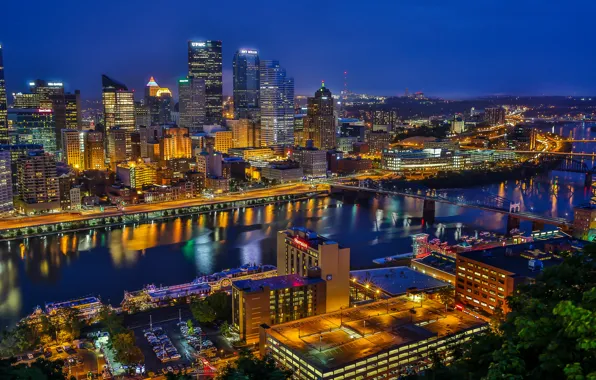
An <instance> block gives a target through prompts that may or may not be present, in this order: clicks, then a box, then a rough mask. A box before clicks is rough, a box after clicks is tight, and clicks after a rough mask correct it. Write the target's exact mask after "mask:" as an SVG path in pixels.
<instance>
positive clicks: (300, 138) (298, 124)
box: [294, 114, 306, 146]
mask: <svg viewBox="0 0 596 380" xmlns="http://www.w3.org/2000/svg"><path fill="white" fill-rule="evenodd" d="M304 119H306V114H295V115H294V145H295V146H306V140H305V138H304Z"/></svg>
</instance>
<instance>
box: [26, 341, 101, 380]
mask: <svg viewBox="0 0 596 380" xmlns="http://www.w3.org/2000/svg"><path fill="white" fill-rule="evenodd" d="M65 347H66V348H67V350H65ZM40 357H41V358H45V359H47V360H63V361H64V368H65V369H66V370H68V374H69V377H70V376H74V377H75V378H77V379H86V378H87V373H89V372H91V373H97V371H98V369H99V370H100V371H101V369H102V368H103V366H104V364H105V361H104V359H103V357H102V355H101V354H100V353H98V352H96V351H95V350H93V349H86V348H75V347H72V346H70V345H54V346H51V347H49V348H46V350H45V351H44V352H43V353H41V352H31V353H28V354H25V355H23V356H21V357H17V359H22V360H19V361H20V362H22V363H31V362H33V361H35V360H37V359H38V358H40Z"/></svg>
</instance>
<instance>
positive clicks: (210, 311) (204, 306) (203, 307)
mask: <svg viewBox="0 0 596 380" xmlns="http://www.w3.org/2000/svg"><path fill="white" fill-rule="evenodd" d="M190 310H191V311H192V315H193V317H194V318H195V319H196V320H197V321H198V322H199V323H211V322H213V321H216V320H220V321H228V320H231V318H232V297H231V296H229V295H227V294H226V293H224V292H218V293H214V294H212V295H210V296H208V297H206V298H205V299H196V300H193V301H192V303H191V304H190Z"/></svg>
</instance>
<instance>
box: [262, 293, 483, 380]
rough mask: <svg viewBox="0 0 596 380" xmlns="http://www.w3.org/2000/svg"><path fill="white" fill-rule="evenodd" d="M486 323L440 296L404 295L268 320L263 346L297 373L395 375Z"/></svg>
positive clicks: (314, 375)
mask: <svg viewBox="0 0 596 380" xmlns="http://www.w3.org/2000/svg"><path fill="white" fill-rule="evenodd" d="M487 326H488V324H487V323H486V322H484V321H482V320H480V319H477V318H474V317H472V316H469V315H466V314H464V313H461V312H458V311H451V312H445V307H444V306H443V305H442V304H440V303H438V302H435V301H432V300H422V301H418V300H413V299H410V298H409V297H406V296H403V297H398V298H390V299H387V300H383V301H378V302H374V303H371V304H368V305H365V306H360V307H355V308H349V309H347V310H341V311H337V312H334V313H328V314H323V315H320V316H315V317H310V318H306V319H302V320H300V321H296V322H289V323H284V324H281V325H277V326H269V325H266V324H264V325H262V326H261V331H260V351H261V354H262V355H264V354H267V353H269V354H271V356H272V357H273V359H274V360H275V361H276V362H277V363H278V365H280V366H282V367H285V368H288V369H291V370H292V371H293V375H292V378H293V379H344V380H351V379H395V378H398V377H400V376H402V375H406V374H412V373H413V372H415V371H416V370H423V369H425V368H428V366H430V365H431V363H432V360H430V356H431V354H432V353H434V352H442V351H445V352H447V351H448V350H452V349H453V345H454V344H458V345H460V344H465V343H466V342H467V341H469V340H470V339H471V338H472V336H473V335H475V334H478V333H480V332H482V331H483V330H485V329H486V328H487ZM446 357H449V355H446Z"/></svg>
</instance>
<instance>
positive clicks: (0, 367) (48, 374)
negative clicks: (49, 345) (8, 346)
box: [0, 359, 66, 380]
mask: <svg viewBox="0 0 596 380" xmlns="http://www.w3.org/2000/svg"><path fill="white" fill-rule="evenodd" d="M13 364H14V360H12V361H11V360H0V379H27V380H28V379H31V380H37V379H39V380H64V379H66V377H65V375H64V372H63V366H64V362H63V361H62V360H54V361H48V360H45V359H37V360H36V361H35V362H33V363H31V366H28V365H27V364H17V365H13Z"/></svg>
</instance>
